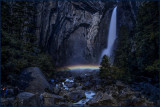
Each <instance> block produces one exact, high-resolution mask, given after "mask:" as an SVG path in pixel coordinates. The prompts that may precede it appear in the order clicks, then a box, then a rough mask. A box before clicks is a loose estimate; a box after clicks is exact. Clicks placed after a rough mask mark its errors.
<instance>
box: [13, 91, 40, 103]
mask: <svg viewBox="0 0 160 107" xmlns="http://www.w3.org/2000/svg"><path fill="white" fill-rule="evenodd" d="M15 105H16V106H40V105H42V103H41V99H40V97H39V95H36V94H33V93H30V92H22V93H19V94H18V95H17V97H16V103H15Z"/></svg>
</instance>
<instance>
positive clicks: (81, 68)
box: [58, 65, 99, 71]
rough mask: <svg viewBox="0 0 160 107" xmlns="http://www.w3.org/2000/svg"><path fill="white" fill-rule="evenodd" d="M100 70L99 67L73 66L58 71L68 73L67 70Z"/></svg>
mask: <svg viewBox="0 0 160 107" xmlns="http://www.w3.org/2000/svg"><path fill="white" fill-rule="evenodd" d="M85 69H90V70H98V69H99V65H71V66H65V67H61V68H59V69H58V71H67V70H85Z"/></svg>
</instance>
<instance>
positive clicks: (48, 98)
mask: <svg viewBox="0 0 160 107" xmlns="http://www.w3.org/2000/svg"><path fill="white" fill-rule="evenodd" d="M41 98H42V99H43V105H44V106H53V105H55V104H57V103H58V102H60V101H63V100H64V98H63V97H62V96H58V95H55V94H50V93H47V92H44V93H43V94H41Z"/></svg>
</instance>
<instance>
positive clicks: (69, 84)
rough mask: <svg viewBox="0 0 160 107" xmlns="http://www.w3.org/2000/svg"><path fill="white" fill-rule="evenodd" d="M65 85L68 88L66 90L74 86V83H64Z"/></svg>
mask: <svg viewBox="0 0 160 107" xmlns="http://www.w3.org/2000/svg"><path fill="white" fill-rule="evenodd" d="M65 85H66V86H67V87H68V88H71V87H73V86H74V83H72V82H65Z"/></svg>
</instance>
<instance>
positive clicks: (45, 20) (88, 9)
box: [36, 1, 137, 66]
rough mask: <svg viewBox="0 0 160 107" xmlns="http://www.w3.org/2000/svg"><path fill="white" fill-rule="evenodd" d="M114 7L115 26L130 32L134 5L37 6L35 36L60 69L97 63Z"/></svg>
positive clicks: (69, 3)
mask: <svg viewBox="0 0 160 107" xmlns="http://www.w3.org/2000/svg"><path fill="white" fill-rule="evenodd" d="M116 5H118V9H117V10H118V11H117V13H118V14H117V17H118V18H117V22H118V23H117V24H118V25H117V27H119V26H121V25H127V26H128V27H129V28H130V29H131V28H132V27H133V26H134V24H135V17H136V7H137V5H136V2H118V3H117V2H111V1H109V2H108V1H87V2H83V1H77V2H73V1H50V2H40V3H38V4H37V11H38V14H37V18H36V20H37V22H36V24H37V30H36V35H37V37H38V43H39V45H40V46H41V47H42V48H43V49H44V51H46V52H48V53H49V54H50V55H51V56H52V58H53V60H54V62H55V64H56V65H59V66H63V65H72V64H97V63H98V60H99V57H100V54H101V52H102V50H103V49H104V48H105V47H106V42H107V35H108V27H109V23H110V18H111V14H112V10H113V8H114V7H115V6H116ZM128 7H129V9H127V10H126V9H125V8H128ZM117 34H118V31H117Z"/></svg>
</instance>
